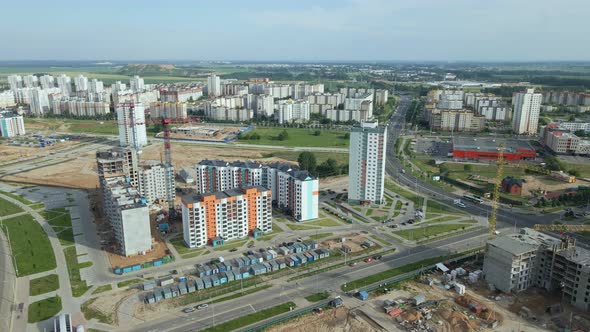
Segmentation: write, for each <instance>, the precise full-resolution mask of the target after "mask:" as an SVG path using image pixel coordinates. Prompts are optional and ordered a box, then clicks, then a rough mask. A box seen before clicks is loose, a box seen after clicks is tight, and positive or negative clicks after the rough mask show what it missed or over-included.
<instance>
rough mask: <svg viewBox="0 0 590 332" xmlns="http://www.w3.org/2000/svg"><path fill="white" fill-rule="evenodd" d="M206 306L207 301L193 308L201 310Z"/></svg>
mask: <svg viewBox="0 0 590 332" xmlns="http://www.w3.org/2000/svg"><path fill="white" fill-rule="evenodd" d="M208 307H209V305H208V304H207V303H203V304H199V305H198V306H196V307H195V308H197V310H201V309H206V308H208Z"/></svg>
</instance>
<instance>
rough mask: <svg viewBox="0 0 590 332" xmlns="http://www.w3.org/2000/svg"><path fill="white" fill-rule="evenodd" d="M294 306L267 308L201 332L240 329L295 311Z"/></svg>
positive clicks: (289, 303) (286, 304)
mask: <svg viewBox="0 0 590 332" xmlns="http://www.w3.org/2000/svg"><path fill="white" fill-rule="evenodd" d="M295 307H296V305H295V303H293V302H287V303H283V304H279V305H278V306H275V307H272V308H268V309H265V310H261V311H258V312H256V313H253V314H249V315H246V316H242V317H240V318H236V319H234V320H230V321H228V322H225V323H223V324H219V325H215V326H213V327H210V328H208V329H205V330H203V332H225V331H233V330H237V329H239V328H241V327H244V326H248V325H250V324H254V323H256V322H259V321H261V320H265V319H268V318H271V317H274V316H277V315H280V314H283V313H285V312H288V311H290V310H291V309H295Z"/></svg>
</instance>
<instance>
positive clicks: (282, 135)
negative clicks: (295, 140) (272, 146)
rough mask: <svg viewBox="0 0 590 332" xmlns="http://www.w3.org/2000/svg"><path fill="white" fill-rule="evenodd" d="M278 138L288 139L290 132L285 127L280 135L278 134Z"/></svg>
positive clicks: (280, 139) (281, 139)
mask: <svg viewBox="0 0 590 332" xmlns="http://www.w3.org/2000/svg"><path fill="white" fill-rule="evenodd" d="M277 138H278V140H279V141H286V140H288V139H289V133H288V132H287V130H286V129H283V131H281V132H280V133H279V136H277Z"/></svg>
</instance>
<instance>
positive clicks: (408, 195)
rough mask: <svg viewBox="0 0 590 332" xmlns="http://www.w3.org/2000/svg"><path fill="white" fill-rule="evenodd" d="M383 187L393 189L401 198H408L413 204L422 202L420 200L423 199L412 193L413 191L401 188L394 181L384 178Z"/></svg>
mask: <svg viewBox="0 0 590 332" xmlns="http://www.w3.org/2000/svg"><path fill="white" fill-rule="evenodd" d="M385 188H386V189H388V190H391V191H393V192H394V193H396V194H398V195H400V196H402V197H403V198H405V199H407V200H410V201H412V202H414V204H416V205H419V204H421V203H422V201H423V200H424V199H423V198H422V197H420V196H418V195H416V194H414V193H413V192H410V191H408V190H406V189H402V188H401V187H399V186H398V185H396V184H395V183H393V182H391V181H388V180H385Z"/></svg>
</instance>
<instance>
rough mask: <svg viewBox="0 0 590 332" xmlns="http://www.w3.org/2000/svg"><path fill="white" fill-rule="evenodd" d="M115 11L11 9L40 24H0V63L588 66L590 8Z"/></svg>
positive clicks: (394, 4) (454, 3) (507, 5)
mask: <svg viewBox="0 0 590 332" xmlns="http://www.w3.org/2000/svg"><path fill="white" fill-rule="evenodd" d="M118 5H120V4H118V3H115V2H112V1H106V2H101V3H95V4H84V8H79V4H78V3H74V2H72V1H63V2H60V3H51V4H49V3H45V2H40V1H33V2H29V3H26V4H23V3H17V2H11V3H9V4H7V6H6V10H7V12H15V13H27V17H28V19H29V21H30V22H33V24H29V25H27V24H23V21H22V19H23V15H12V16H9V17H7V18H6V19H5V20H4V21H2V22H1V23H0V27H2V28H4V30H6V31H12V33H11V34H8V35H7V36H6V41H5V43H6V44H7V45H11V47H10V48H7V49H6V50H5V52H3V54H2V55H0V60H4V61H7V60H45V59H61V60H95V59H96V60H101V59H104V60H111V59H136V60H137V61H149V60H152V61H153V60H163V59H166V60H172V61H174V60H210V61H220V60H227V59H238V60H243V61H264V60H272V59H275V60H278V59H282V60H284V61H550V60H556V59H559V60H561V61H583V60H585V59H586V60H587V54H588V53H589V52H588V51H589V46H588V45H586V44H584V43H583V42H580V41H582V40H584V37H585V35H587V33H588V32H589V31H588V29H584V28H580V24H579V22H583V19H584V17H583V15H584V14H583V13H585V12H587V11H588V9H590V4H589V3H587V2H584V1H581V0H571V1H566V2H563V3H561V4H560V8H558V9H557V10H556V8H555V7H554V6H553V3H552V2H549V1H518V2H510V1H505V0H501V1H493V2H475V1H466V0H451V1H421V2H419V3H414V2H401V1H382V0H374V1H345V2H339V1H324V2H322V3H321V4H316V3H314V2H312V1H303V2H298V3H296V4H295V3H274V2H271V1H258V2H255V3H241V2H237V1H220V2H216V3H208V4H207V5H206V6H198V5H195V4H193V3H190V2H182V1H181V2H180V3H178V4H175V6H174V7H172V6H168V5H166V4H165V3H155V2H154V3H149V4H148V7H149V8H146V7H142V8H139V7H137V6H136V7H133V6H128V7H125V8H122V7H118ZM179 8H184V9H183V10H178V9H179ZM584 9H586V10H584ZM39 26H43V27H44V28H43V29H42V30H39ZM15 27H16V28H15ZM89 31H92V32H96V31H100V33H94V34H89V33H88V32H89ZM541 37H542V38H541ZM546 40H550V41H551V44H550V47H549V46H548V44H547V43H546V42H544V41H546ZM228 41H230V42H228ZM260 43H263V44H267V45H268V47H258V46H256V45H261V44H260ZM156 46H159V47H156ZM261 50H263V51H261Z"/></svg>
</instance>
